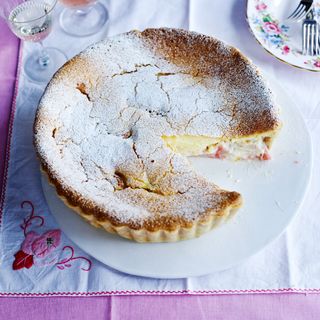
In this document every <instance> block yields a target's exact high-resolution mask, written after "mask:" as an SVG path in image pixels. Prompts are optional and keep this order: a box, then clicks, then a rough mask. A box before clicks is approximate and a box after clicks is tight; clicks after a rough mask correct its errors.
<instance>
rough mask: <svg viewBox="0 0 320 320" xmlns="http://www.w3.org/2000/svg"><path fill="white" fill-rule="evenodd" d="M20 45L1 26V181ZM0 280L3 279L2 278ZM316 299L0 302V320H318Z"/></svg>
mask: <svg viewBox="0 0 320 320" xmlns="http://www.w3.org/2000/svg"><path fill="white" fill-rule="evenodd" d="M17 54H18V41H17V40H16V39H15V38H14V37H13V36H12V34H11V33H10V32H9V30H7V28H6V26H5V25H4V23H3V21H0V81H1V83H0V90H1V91H0V97H1V100H0V101H1V104H0V151H1V153H0V155H1V156H0V169H1V170H0V178H2V176H3V168H4V166H3V163H4V159H5V152H4V150H5V148H6V141H7V135H8V132H9V131H10V130H9V131H8V129H9V114H10V109H11V105H12V103H11V101H12V98H13V86H14V80H15V72H16V60H17V59H16V58H17ZM0 276H1V274H0ZM319 299H320V297H319V296H318V295H307V296H306V295H298V294H270V295H242V296H238V295H228V296H219V295H215V296H214V295H213V296H201V297H198V296H192V297H190V296H189V297H188V296H174V297H149V296H132V297H96V298H89V297H88V298H73V297H70V298H2V299H1V300H0V319H25V318H26V315H27V318H28V319H43V317H44V315H45V318H46V319H60V318H65V319H72V318H74V316H75V315H76V314H77V319H109V318H112V319H138V318H142V315H144V317H145V318H151V317H152V318H155V317H156V318H158V319H170V318H171V319H177V318H178V312H179V318H184V319H195V318H200V317H201V318H203V319H205V318H217V319H220V318H223V319H235V318H246V319H251V318H252V319H253V318H254V319H256V318H259V319H270V318H278V319H285V318H290V319H304V318H305V316H306V314H308V317H309V318H310V319H313V318H314V319H316V315H317V314H318V313H319V312H320V306H319V307H317V305H318V302H319Z"/></svg>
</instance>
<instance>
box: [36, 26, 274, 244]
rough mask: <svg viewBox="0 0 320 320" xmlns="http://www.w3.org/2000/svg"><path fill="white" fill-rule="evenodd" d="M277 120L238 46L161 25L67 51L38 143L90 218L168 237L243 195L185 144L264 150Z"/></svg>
mask: <svg viewBox="0 0 320 320" xmlns="http://www.w3.org/2000/svg"><path fill="white" fill-rule="evenodd" d="M279 128H280V121H279V117H278V111H277V108H276V106H275V104H274V102H273V98H272V94H271V92H270V90H269V89H268V87H267V85H266V84H265V82H264V80H263V78H262V77H261V75H260V74H259V72H258V70H257V68H256V67H255V66H254V65H253V64H252V63H251V62H250V61H249V60H248V59H247V58H245V57H244V56H243V55H242V54H241V53H240V52H239V51H238V50H237V49H235V48H233V47H230V46H228V45H226V44H224V43H223V42H221V41H219V40H217V39H214V38H211V37H208V36H204V35H201V34H198V33H195V32H189V31H185V30H180V29H167V28H162V29H147V30H145V31H143V32H139V31H131V32H128V33H125V34H120V35H117V36H114V37H112V38H108V39H107V40H104V41H102V42H99V43H97V44H94V45H92V46H91V47H89V48H87V49H86V50H85V51H83V52H82V53H80V54H79V55H77V56H76V57H74V58H73V59H71V60H70V61H69V62H67V63H66V64H65V65H64V66H63V67H62V68H61V69H60V70H59V71H58V72H57V73H56V74H55V75H54V77H53V79H52V80H51V81H50V83H49V84H48V86H47V88H46V90H45V92H44V94H43V96H42V98H41V101H40V104H39V107H38V110H37V113H36V118H35V123H34V144H35V148H36V151H37V154H38V157H39V159H40V162H41V167H42V170H43V171H44V172H45V173H46V175H47V176H48V178H49V181H50V182H51V183H52V184H53V185H54V186H55V188H56V190H57V193H58V195H59V196H60V197H61V198H62V200H63V201H64V202H65V203H66V204H67V205H68V206H70V207H71V208H72V209H73V210H74V211H76V212H77V213H78V214H80V215H81V216H82V217H83V218H85V219H86V220H87V221H88V222H90V223H91V224H92V225H94V226H96V227H102V228H104V229H105V230H106V231H108V232H111V233H116V234H118V235H120V236H122V237H125V238H128V239H132V240H135V241H138V242H170V241H179V240H184V239H191V238H194V237H197V236H200V235H201V234H203V233H205V232H207V231H209V230H211V229H212V228H213V227H215V226H217V225H218V224H219V223H221V222H222V221H225V220H226V219H228V217H230V216H231V215H232V214H233V213H234V212H235V211H236V210H237V208H239V207H240V206H241V203H242V198H241V195H240V194H239V193H238V192H235V191H227V190H223V189H221V188H220V187H218V186H217V185H215V184H214V183H212V182H210V181H207V180H206V179H205V178H204V177H202V176H200V175H199V174H198V173H196V172H195V171H194V170H193V168H192V167H191V165H190V163H189V162H188V158H187V156H190V155H192V156H201V155H207V156H210V157H214V158H220V159H223V158H227V159H232V160H239V159H244V160H246V159H261V160H266V159H269V158H270V156H269V149H270V147H271V144H272V142H273V140H274V137H275V136H276V134H277V132H278V130H279ZM212 165H214V162H213V163H212Z"/></svg>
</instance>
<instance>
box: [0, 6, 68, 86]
mask: <svg viewBox="0 0 320 320" xmlns="http://www.w3.org/2000/svg"><path fill="white" fill-rule="evenodd" d="M56 4H57V0H27V1H25V0H1V1H0V14H1V15H2V16H3V17H4V18H5V19H6V21H7V23H8V25H9V27H10V28H11V30H12V31H13V33H14V34H15V35H16V36H17V37H19V38H20V39H22V40H25V41H32V42H37V43H39V44H40V50H39V51H38V52H36V53H34V52H32V53H31V54H29V55H28V56H27V57H26V59H25V65H24V71H25V73H26V75H27V76H28V77H29V78H30V79H31V80H33V81H36V82H47V81H48V80H49V79H50V78H51V77H52V75H53V74H54V72H55V71H56V70H57V69H58V68H59V67H60V66H61V65H62V64H63V63H64V62H65V61H66V60H67V57H66V55H65V54H64V53H63V52H61V51H60V50H59V49H56V48H51V47H50V48H45V47H44V46H43V43H42V40H43V39H44V38H46V37H47V36H48V35H49V33H50V32H51V29H52V19H53V18H52V12H53V9H54V7H55V5H56Z"/></svg>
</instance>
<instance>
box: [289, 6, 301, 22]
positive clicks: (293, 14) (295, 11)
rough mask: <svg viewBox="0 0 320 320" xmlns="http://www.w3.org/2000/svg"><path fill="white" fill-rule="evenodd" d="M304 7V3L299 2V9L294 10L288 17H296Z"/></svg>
mask: <svg viewBox="0 0 320 320" xmlns="http://www.w3.org/2000/svg"><path fill="white" fill-rule="evenodd" d="M303 7H304V6H303V5H302V3H299V5H298V7H297V9H296V10H294V11H293V12H292V14H291V15H290V16H289V17H288V19H291V18H294V17H295V15H296V13H297V12H298V11H300V9H301V8H302V9H303Z"/></svg>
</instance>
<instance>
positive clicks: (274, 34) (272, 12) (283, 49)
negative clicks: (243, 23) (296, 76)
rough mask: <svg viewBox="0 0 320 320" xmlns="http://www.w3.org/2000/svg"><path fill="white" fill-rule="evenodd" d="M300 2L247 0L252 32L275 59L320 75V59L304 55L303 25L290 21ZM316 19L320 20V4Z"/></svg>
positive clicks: (296, 0)
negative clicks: (302, 48)
mask: <svg viewBox="0 0 320 320" xmlns="http://www.w3.org/2000/svg"><path fill="white" fill-rule="evenodd" d="M299 2H300V0H294V1H293V0H247V20H248V23H249V26H250V29H251V31H252V33H253V35H254V37H255V38H256V39H257V41H258V42H259V43H260V44H261V46H262V47H263V48H264V49H266V50H267V51H268V52H269V53H270V54H271V55H273V56H275V57H276V58H278V59H279V60H281V61H283V62H286V63H288V64H290V65H292V66H295V67H298V68H302V69H306V70H310V71H318V72H319V71H320V55H318V56H314V57H312V56H305V55H302V52H301V44H302V22H301V21H299V22H293V21H289V20H288V19H287V17H288V16H289V15H290V14H291V13H292V12H293V11H294V10H295V9H296V8H297V6H298V5H299ZM313 5H314V13H315V17H316V18H317V19H318V20H319V17H320V0H317V1H314V4H313Z"/></svg>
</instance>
